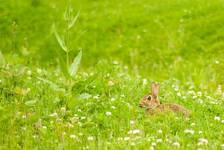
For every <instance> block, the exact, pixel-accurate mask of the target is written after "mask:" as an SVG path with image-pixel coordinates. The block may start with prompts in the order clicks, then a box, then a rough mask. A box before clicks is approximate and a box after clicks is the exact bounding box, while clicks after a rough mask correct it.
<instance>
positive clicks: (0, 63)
mask: <svg viewBox="0 0 224 150" xmlns="http://www.w3.org/2000/svg"><path fill="white" fill-rule="evenodd" d="M4 65H5V57H4V56H3V54H2V52H1V51H0V67H2V66H4Z"/></svg>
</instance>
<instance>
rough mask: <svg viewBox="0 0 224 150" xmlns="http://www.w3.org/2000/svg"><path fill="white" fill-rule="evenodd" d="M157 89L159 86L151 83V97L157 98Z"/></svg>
mask: <svg viewBox="0 0 224 150" xmlns="http://www.w3.org/2000/svg"><path fill="white" fill-rule="evenodd" d="M159 87H160V85H159V84H158V83H155V82H153V83H152V85H151V90H152V97H153V98H157V97H158V94H159Z"/></svg>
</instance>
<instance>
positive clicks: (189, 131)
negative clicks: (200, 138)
mask: <svg viewBox="0 0 224 150" xmlns="http://www.w3.org/2000/svg"><path fill="white" fill-rule="evenodd" d="M184 133H187V134H188V133H189V134H194V130H192V129H185V130H184Z"/></svg>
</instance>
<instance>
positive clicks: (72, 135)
mask: <svg viewBox="0 0 224 150" xmlns="http://www.w3.org/2000/svg"><path fill="white" fill-rule="evenodd" d="M69 137H70V138H71V139H77V136H76V135H74V134H71V135H70V136H69Z"/></svg>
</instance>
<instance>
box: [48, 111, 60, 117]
mask: <svg viewBox="0 0 224 150" xmlns="http://www.w3.org/2000/svg"><path fill="white" fill-rule="evenodd" d="M49 116H50V117H58V114H57V113H56V112H54V113H52V114H50V115H49Z"/></svg>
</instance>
